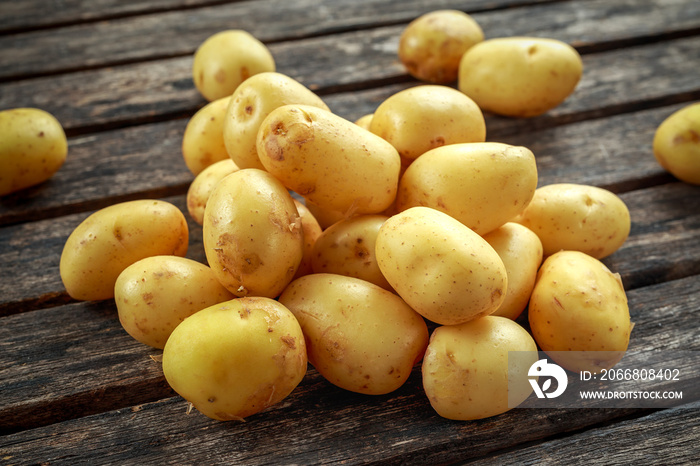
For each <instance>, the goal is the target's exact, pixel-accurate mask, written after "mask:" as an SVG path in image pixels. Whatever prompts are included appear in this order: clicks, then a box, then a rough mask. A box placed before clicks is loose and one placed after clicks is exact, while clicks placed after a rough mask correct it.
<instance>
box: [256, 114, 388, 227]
mask: <svg viewBox="0 0 700 466" xmlns="http://www.w3.org/2000/svg"><path fill="white" fill-rule="evenodd" d="M257 148H258V155H259V156H260V161H261V162H262V164H263V166H264V167H265V169H266V170H267V171H268V172H270V173H271V174H273V175H274V176H275V177H277V178H278V179H279V180H281V181H282V184H284V185H285V186H286V187H287V188H289V189H291V190H293V191H295V192H297V193H298V194H300V195H301V196H303V197H304V198H305V199H307V200H309V201H310V202H312V203H313V204H316V205H318V206H320V207H322V208H325V209H330V210H335V211H340V212H343V213H344V214H346V215H348V214H349V213H357V214H372V213H379V212H381V211H383V210H384V209H386V208H387V207H389V206H390V205H391V203H392V202H393V201H394V198H395V197H396V188H397V186H398V183H399V171H400V168H401V160H400V157H399V154H398V153H397V152H396V149H394V147H393V146H392V145H391V144H389V143H388V142H386V141H385V140H383V139H382V138H380V137H379V136H376V135H374V134H372V133H371V132H369V131H367V130H364V129H362V128H360V127H359V126H358V125H356V124H354V123H353V122H351V121H349V120H346V119H344V118H341V117H339V116H337V115H335V114H333V113H331V112H329V111H328V110H323V109H320V108H317V107H312V106H309V105H285V106H282V107H279V108H277V109H275V110H273V111H272V112H270V114H269V115H268V116H267V118H265V120H264V121H263V123H262V124H261V125H260V131H259V132H258V140H257Z"/></svg>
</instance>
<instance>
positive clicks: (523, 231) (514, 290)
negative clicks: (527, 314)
mask: <svg viewBox="0 0 700 466" xmlns="http://www.w3.org/2000/svg"><path fill="white" fill-rule="evenodd" d="M483 238H484V239H485V240H486V242H487V243H489V244H490V245H491V247H492V248H493V249H494V250H495V251H496V252H497V253H498V256H499V257H500V258H501V260H502V261H503V265H505V267H506V272H507V273H508V290H507V291H506V298H505V300H504V301H503V303H502V304H501V306H500V307H499V308H498V309H496V311H495V312H494V313H493V314H491V315H495V316H503V317H508V318H509V319H513V320H515V319H517V318H518V317H519V316H520V314H521V313H522V312H523V310H525V308H526V307H527V303H528V301H529V300H530V294H532V289H533V288H534V286H535V279H536V278H537V271H538V270H539V268H540V265H541V264H542V242H541V241H540V239H539V237H538V236H537V235H536V234H535V233H534V232H533V231H532V230H530V229H529V228H526V227H524V226H523V225H520V224H519V223H514V222H508V223H506V224H505V225H503V226H501V227H499V228H496V229H495V230H493V231H491V232H490V233H488V234H486V235H484V236H483Z"/></svg>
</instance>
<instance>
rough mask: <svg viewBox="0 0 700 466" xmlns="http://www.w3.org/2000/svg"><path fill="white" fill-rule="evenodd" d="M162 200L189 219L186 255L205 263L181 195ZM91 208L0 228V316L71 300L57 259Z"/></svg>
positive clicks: (197, 231)
mask: <svg viewBox="0 0 700 466" xmlns="http://www.w3.org/2000/svg"><path fill="white" fill-rule="evenodd" d="M164 200H166V201H169V202H171V203H173V204H174V205H176V206H177V207H178V208H180V210H181V211H182V212H184V213H185V217H186V218H187V221H188V227H189V234H190V238H189V239H190V242H189V248H188V251H187V257H189V258H191V259H194V260H197V261H199V262H202V263H205V262H206V258H205V255H204V246H203V244H202V228H201V226H199V225H197V224H196V223H195V222H194V221H192V219H191V218H190V216H189V214H187V206H186V200H185V197H184V196H177V197H174V198H171V197H168V198H165V199H164ZM90 213H92V212H91V211H88V212H83V213H78V214H73V215H67V216H63V217H59V218H57V219H50V220H43V221H38V222H32V223H23V224H19V225H16V226H12V227H6V228H3V229H2V230H1V231H2V233H1V234H0V251H2V252H0V257H1V259H0V263H2V264H3V266H2V267H0V289H2V293H0V316H1V315H6V314H12V313H15V312H23V311H26V310H30V309H36V308H40V307H45V306H55V305H57V304H62V303H65V302H68V301H70V299H69V297H68V296H67V295H66V292H65V288H64V286H63V283H62V282H61V277H60V273H59V262H60V259H61V252H62V251H63V245H64V244H65V242H66V239H67V238H68V236H69V235H70V234H71V232H72V231H73V230H74V229H75V227H77V226H78V225H79V224H80V222H81V221H82V220H83V219H84V218H85V217H87V216H88V215H89V214H90Z"/></svg>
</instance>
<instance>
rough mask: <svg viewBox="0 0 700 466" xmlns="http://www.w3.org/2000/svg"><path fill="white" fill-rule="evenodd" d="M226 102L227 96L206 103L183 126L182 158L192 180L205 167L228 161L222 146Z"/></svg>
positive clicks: (229, 97) (228, 100) (223, 145)
mask: <svg viewBox="0 0 700 466" xmlns="http://www.w3.org/2000/svg"><path fill="white" fill-rule="evenodd" d="M230 101H231V96H226V97H222V98H220V99H217V100H215V101H213V102H209V103H208V104H207V105H205V106H204V107H202V108H200V109H199V110H198V111H197V112H196V113H195V114H194V115H192V118H190V120H189V121H188V122H187V126H185V132H184V134H183V136H182V156H183V158H184V159H185V164H186V165H187V168H188V169H189V170H190V172H192V174H193V175H195V176H196V175H198V174H199V173H201V172H202V170H204V169H205V168H207V167H208V166H209V165H212V164H213V163H216V162H218V161H220V160H225V159H228V158H229V156H228V152H227V151H226V145H225V144H224V118H225V117H226V110H227V109H228V104H229V102H230Z"/></svg>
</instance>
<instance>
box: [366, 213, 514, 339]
mask: <svg viewBox="0 0 700 466" xmlns="http://www.w3.org/2000/svg"><path fill="white" fill-rule="evenodd" d="M375 248H376V252H375V254H376V258H377V263H378V264H379V268H380V270H381V271H382V273H383V274H384V276H385V277H386V279H387V281H388V282H389V284H390V285H391V286H392V287H393V288H394V290H395V291H396V292H397V293H398V294H399V296H401V297H402V298H403V299H404V300H405V301H406V302H407V303H408V304H409V305H410V306H411V307H412V308H413V309H415V310H416V311H417V312H418V313H420V314H421V315H422V316H423V317H425V318H426V319H428V320H431V321H433V322H435V323H437V324H441V325H456V324H460V323H463V322H467V321H469V320H471V319H475V318H477V317H481V316H484V315H488V314H491V313H493V312H494V311H495V310H496V309H498V307H499V306H500V305H501V303H502V302H503V300H504V299H505V295H506V289H507V286H508V277H507V272H506V269H505V266H504V264H503V261H502V260H501V258H500V257H499V256H498V254H497V253H496V251H494V249H493V248H492V247H491V246H490V245H489V244H488V243H487V242H486V241H485V240H484V239H483V238H482V237H481V236H479V235H478V234H476V233H475V232H474V231H472V230H470V229H469V228H468V227H466V226H465V225H464V224H462V223H460V222H459V221H457V220H455V219H454V218H452V217H450V216H449V215H447V214H445V213H443V212H440V211H438V210H435V209H431V208H429V207H420V206H419V207H412V208H410V209H407V210H405V211H403V212H401V213H399V214H396V215H394V216H392V217H390V218H389V219H388V220H386V221H385V222H384V224H383V225H382V227H381V228H380V229H379V234H378V235H377V240H376V246H375Z"/></svg>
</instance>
